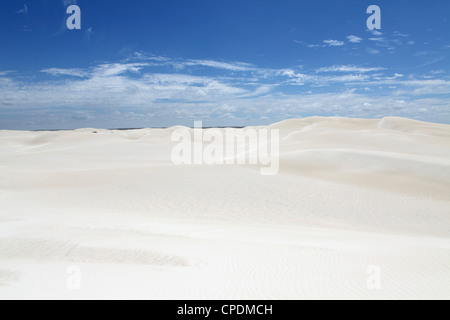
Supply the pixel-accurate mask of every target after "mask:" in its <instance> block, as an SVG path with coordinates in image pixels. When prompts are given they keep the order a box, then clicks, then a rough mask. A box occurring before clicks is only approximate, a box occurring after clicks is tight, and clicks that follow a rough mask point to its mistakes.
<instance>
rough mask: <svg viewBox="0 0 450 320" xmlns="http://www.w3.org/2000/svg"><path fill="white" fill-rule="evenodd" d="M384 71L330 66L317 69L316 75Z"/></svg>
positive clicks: (349, 66) (350, 66) (351, 66)
mask: <svg viewBox="0 0 450 320" xmlns="http://www.w3.org/2000/svg"><path fill="white" fill-rule="evenodd" d="M380 70H384V68H380V67H375V68H370V67H358V66H353V65H347V66H332V67H323V68H320V69H317V70H316V72H317V73H322V72H360V73H367V72H373V71H380Z"/></svg>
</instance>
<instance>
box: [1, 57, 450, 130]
mask: <svg viewBox="0 0 450 320" xmlns="http://www.w3.org/2000/svg"><path fill="white" fill-rule="evenodd" d="M430 75H432V76H433V79H426V78H424V77H425V76H430ZM448 92H450V82H449V81H448V80H447V79H446V75H445V73H444V72H443V71H441V70H438V72H434V73H427V75H423V76H420V75H413V74H409V75H407V74H406V75H404V74H399V73H397V72H392V71H391V70H389V69H388V68H384V67H380V66H358V65H334V66H323V67H319V68H315V69H310V70H308V69H305V68H303V67H298V68H281V69H277V68H260V67H258V66H255V65H252V64H247V63H242V62H230V61H228V62H223V61H215V60H194V59H180V58H168V57H158V56H152V55H147V54H145V53H136V54H134V55H133V56H132V57H130V58H128V59H125V60H123V61H120V62H111V63H102V64H98V65H94V66H92V67H90V68H84V69H80V68H68V69H63V68H46V69H43V70H41V71H40V72H39V73H37V74H34V75H31V76H30V75H29V74H28V75H27V76H26V77H24V76H23V75H22V74H21V73H18V72H10V71H8V72H6V71H0V128H12V127H15V128H18V127H21V126H22V127H23V128H49V127H52V126H53V127H58V126H59V127H61V125H65V126H68V127H76V126H99V127H117V126H133V127H136V126H137V127H139V126H152V125H153V126H165V125H175V124H186V125H187V124H189V122H190V121H191V120H192V119H194V118H197V119H203V120H205V121H206V122H208V121H209V122H210V125H220V124H230V123H229V122H228V123H226V121H231V119H232V121H233V123H231V124H234V125H248V124H252V123H255V124H257V123H261V121H265V122H266V123H269V122H274V121H277V120H281V119H283V118H290V117H301V116H306V115H341V116H358V117H382V116H387V115H397V116H408V117H413V118H419V119H423V120H434V121H441V122H442V121H447V122H450V116H449V110H450V109H449V104H450V103H449V97H448ZM398 101H403V102H404V103H398ZM430 101H432V103H433V105H432V108H431V107H430V106H429V105H425V102H427V103H428V102H430ZM425 109H426V110H431V109H432V110H433V113H432V114H424V113H423V111H420V110H425ZM225 114H226V115H227V116H224V115H225ZM17 115H20V117H19V118H18V116H17ZM17 119H19V120H17ZM446 119H447V120H446Z"/></svg>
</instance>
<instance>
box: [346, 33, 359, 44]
mask: <svg viewBox="0 0 450 320" xmlns="http://www.w3.org/2000/svg"><path fill="white" fill-rule="evenodd" d="M347 39H348V41H350V42H351V43H360V42H361V41H363V38H360V37H357V36H354V35H351V36H348V37H347Z"/></svg>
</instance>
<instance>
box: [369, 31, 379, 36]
mask: <svg viewBox="0 0 450 320" xmlns="http://www.w3.org/2000/svg"><path fill="white" fill-rule="evenodd" d="M368 31H369V32H371V33H372V34H373V35H374V36H382V35H383V33H382V32H380V31H377V30H368Z"/></svg>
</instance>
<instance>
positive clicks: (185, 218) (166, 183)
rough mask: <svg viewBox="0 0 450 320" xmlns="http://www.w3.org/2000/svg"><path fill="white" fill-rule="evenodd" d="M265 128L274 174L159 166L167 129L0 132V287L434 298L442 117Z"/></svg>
mask: <svg viewBox="0 0 450 320" xmlns="http://www.w3.org/2000/svg"><path fill="white" fill-rule="evenodd" d="M270 128H272V129H279V130H280V137H281V160H280V172H279V174H278V175H274V176H262V175H260V171H259V170H258V168H257V167H255V166H250V165H248V166H247V165H209V166H208V165H192V166H188V165H184V166H175V165H173V164H172V162H171V158H170V155H171V150H172V148H173V146H174V143H172V142H171V140H170V139H171V133H172V132H173V130H174V129H175V128H170V129H165V130H163V129H143V130H130V131H108V130H95V131H97V133H93V131H94V129H82V130H75V131H59V132H19V131H0V299H15V298H25V299H34V298H42V299H53V298H56V299H82V298H88V299H105V298H113V299H116V298H119V299H131V298H138V299H140V298H142V299H302V298H307V299H316V298H324V299H346V298H350V299H416V298H425V299H431V298H437V299H450V126H449V125H439V124H431V123H424V122H418V121H413V120H408V119H401V118H385V119H382V120H364V119H345V118H307V119H300V120H289V121H284V122H281V123H277V124H274V125H272V126H270ZM71 266H75V270H77V271H76V272H75V273H68V271H69V272H71V271H73V270H74V269H73V268H69V267H71ZM373 267H375V269H373ZM373 270H378V271H380V273H379V274H378V273H368V271H370V272H372V271H373ZM78 271H80V273H78ZM378 275H379V277H378ZM74 276H75V278H74ZM78 276H79V277H78ZM374 276H375V277H376V278H373V277H374ZM73 279H76V283H77V284H78V280H80V281H79V284H80V286H81V287H80V288H79V289H80V290H72V289H77V288H78V287H77V286H75V287H74V286H71V285H69V286H68V285H67V284H68V282H69V284H70V283H73V282H72V281H73ZM373 279H375V280H376V283H379V284H380V285H381V287H380V288H379V290H369V287H368V286H367V282H368V281H369V282H370V283H372V282H371V281H373ZM378 280H379V281H378Z"/></svg>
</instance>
